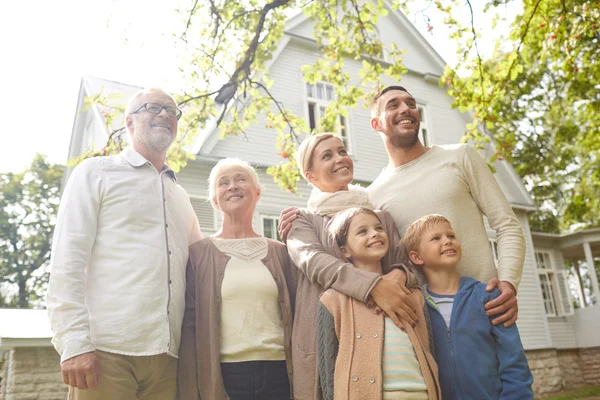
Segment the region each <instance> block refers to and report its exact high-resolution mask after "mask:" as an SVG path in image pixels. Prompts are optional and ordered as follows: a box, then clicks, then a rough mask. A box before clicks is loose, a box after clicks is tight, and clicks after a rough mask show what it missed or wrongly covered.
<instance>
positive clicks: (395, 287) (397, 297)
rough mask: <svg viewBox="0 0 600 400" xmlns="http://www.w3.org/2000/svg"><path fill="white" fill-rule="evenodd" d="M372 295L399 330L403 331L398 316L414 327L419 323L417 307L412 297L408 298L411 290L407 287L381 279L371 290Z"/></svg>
mask: <svg viewBox="0 0 600 400" xmlns="http://www.w3.org/2000/svg"><path fill="white" fill-rule="evenodd" d="M370 295H371V297H372V298H373V301H374V302H375V303H376V305H377V306H379V307H380V308H381V309H382V310H383V312H385V313H386V314H387V316H388V317H390V318H391V319H392V321H394V324H395V325H396V326H397V327H398V328H400V329H403V328H402V323H401V322H400V318H398V316H400V317H402V318H403V319H404V320H405V321H406V322H408V323H409V324H411V325H412V326H413V327H414V326H415V325H416V324H417V323H418V322H419V321H418V320H417V314H415V310H416V308H415V305H414V304H413V302H412V300H411V299H410V297H408V296H409V295H410V290H408V289H407V288H406V286H404V285H402V284H400V283H398V282H396V281H394V280H389V279H380V280H379V282H377V283H376V284H375V287H373V289H371V293H370Z"/></svg>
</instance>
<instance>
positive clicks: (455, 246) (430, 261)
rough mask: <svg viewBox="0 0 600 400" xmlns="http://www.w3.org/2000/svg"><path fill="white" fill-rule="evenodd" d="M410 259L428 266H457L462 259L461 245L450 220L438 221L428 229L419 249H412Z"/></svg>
mask: <svg viewBox="0 0 600 400" xmlns="http://www.w3.org/2000/svg"><path fill="white" fill-rule="evenodd" d="M409 256H410V259H411V260H412V262H413V263H415V264H417V265H423V266H425V267H426V268H430V269H431V268H447V267H455V266H456V265H457V264H458V262H459V261H460V257H461V247H460V243H459V242H458V240H457V239H456V234H455V233H454V230H453V229H452V226H450V224H449V223H448V222H438V223H436V224H434V225H432V226H431V228H429V229H427V230H426V231H425V232H424V233H423V236H422V237H421V241H420V243H419V248H418V250H417V251H411V252H410V254H409Z"/></svg>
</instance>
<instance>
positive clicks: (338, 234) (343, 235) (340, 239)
mask: <svg viewBox="0 0 600 400" xmlns="http://www.w3.org/2000/svg"><path fill="white" fill-rule="evenodd" d="M359 214H369V215H372V216H374V217H375V218H377V220H378V221H379V222H380V223H381V219H379V216H378V215H377V213H376V212H375V211H373V210H371V209H369V208H364V207H352V208H348V209H346V210H343V211H340V212H338V213H337V214H336V215H335V216H334V217H333V218H332V219H331V221H330V222H329V227H328V231H329V234H330V235H331V237H332V238H333V240H335V242H336V244H337V245H338V246H339V247H340V248H341V247H342V246H344V245H346V241H347V240H348V230H349V229H350V223H352V220H353V219H354V217H356V216H357V215H359Z"/></svg>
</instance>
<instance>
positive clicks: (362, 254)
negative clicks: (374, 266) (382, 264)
mask: <svg viewBox="0 0 600 400" xmlns="http://www.w3.org/2000/svg"><path fill="white" fill-rule="evenodd" d="M388 247H389V245H388V237H387V234H386V233H385V230H384V229H383V226H382V225H381V222H380V221H379V219H378V218H377V217H375V216H374V215H371V214H367V213H360V214H357V215H356V216H354V218H352V221H351V222H350V226H349V227H348V236H347V239H346V244H345V245H344V246H342V253H343V255H344V257H346V258H350V257H351V258H352V260H361V261H379V260H381V259H382V258H383V256H385V255H386V253H387V251H388Z"/></svg>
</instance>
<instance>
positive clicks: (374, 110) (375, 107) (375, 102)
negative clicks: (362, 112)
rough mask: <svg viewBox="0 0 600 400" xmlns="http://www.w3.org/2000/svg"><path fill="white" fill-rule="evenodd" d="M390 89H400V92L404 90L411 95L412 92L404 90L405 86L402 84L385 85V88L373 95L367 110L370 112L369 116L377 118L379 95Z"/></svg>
mask: <svg viewBox="0 0 600 400" xmlns="http://www.w3.org/2000/svg"><path fill="white" fill-rule="evenodd" d="M392 90H400V91H402V92H406V93H408V94H409V95H410V96H411V97H412V94H410V92H409V91H408V90H406V88H405V87H404V86H398V85H392V86H388V87H386V88H385V89H383V90H382V91H380V92H379V93H377V94H376V95H375V97H373V100H372V101H371V105H370V106H369V111H370V112H371V118H379V98H381V96H383V95H384V94H386V93H387V92H390V91H392Z"/></svg>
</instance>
